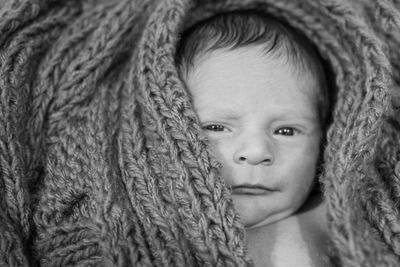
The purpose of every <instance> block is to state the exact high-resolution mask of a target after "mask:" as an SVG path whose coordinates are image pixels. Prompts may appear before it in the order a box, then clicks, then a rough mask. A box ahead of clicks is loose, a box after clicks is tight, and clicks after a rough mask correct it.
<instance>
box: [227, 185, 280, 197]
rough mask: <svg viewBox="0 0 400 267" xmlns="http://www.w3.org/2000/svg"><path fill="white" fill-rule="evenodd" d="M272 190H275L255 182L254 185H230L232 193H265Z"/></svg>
mask: <svg viewBox="0 0 400 267" xmlns="http://www.w3.org/2000/svg"><path fill="white" fill-rule="evenodd" d="M274 191H276V190H273V189H271V188H268V187H266V186H263V185H260V184H255V185H251V184H242V185H236V186H232V194H233V195H267V194H270V193H271V192H274Z"/></svg>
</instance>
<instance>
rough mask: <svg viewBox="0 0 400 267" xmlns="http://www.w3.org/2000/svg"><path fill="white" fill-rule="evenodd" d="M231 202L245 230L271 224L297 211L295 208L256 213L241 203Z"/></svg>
mask: <svg viewBox="0 0 400 267" xmlns="http://www.w3.org/2000/svg"><path fill="white" fill-rule="evenodd" d="M233 202H234V205H235V207H236V210H237V211H238V213H239V215H240V218H241V221H242V223H243V224H244V226H245V228H246V229H254V228H258V227H263V226H266V225H270V224H273V223H275V222H277V221H280V220H282V219H285V218H287V217H289V216H290V215H292V214H294V213H295V212H296V210H297V208H293V207H291V208H290V209H283V210H276V211H266V210H263V211H257V210H253V209H251V208H249V207H246V206H245V205H244V206H243V205H240V204H241V203H237V202H236V201H235V200H233Z"/></svg>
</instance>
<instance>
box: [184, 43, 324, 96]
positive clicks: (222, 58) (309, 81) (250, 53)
mask: <svg viewBox="0 0 400 267" xmlns="http://www.w3.org/2000/svg"><path fill="white" fill-rule="evenodd" d="M243 58H245V59H246V60H245V61H243ZM236 62H239V63H241V64H240V65H237V64H234V63H236ZM263 62H274V64H275V65H276V68H280V67H281V66H285V67H288V68H287V69H288V70H289V72H290V74H291V76H292V77H293V78H294V79H296V80H297V83H298V88H299V89H300V90H301V91H302V92H304V93H306V94H307V95H309V96H310V97H313V98H315V97H317V95H318V94H319V93H320V92H321V90H323V88H321V82H320V79H321V77H319V75H318V73H316V72H315V71H313V68H310V67H307V66H305V65H304V64H302V63H300V62H294V61H293V60H291V59H290V58H289V57H288V56H287V55H286V54H285V53H283V52H282V53H279V52H277V51H275V52H274V53H265V51H263V47H262V46H260V45H258V46H255V45H252V46H245V47H239V48H221V49H214V50H210V51H207V52H206V53H204V54H202V55H198V56H197V57H196V58H195V60H194V61H193V64H192V65H191V66H190V69H189V70H188V72H190V73H191V74H192V75H195V76H197V78H198V79H196V80H197V81H198V82H202V81H203V78H205V77H204V76H205V75H210V73H211V74H213V72H212V71H209V70H210V69H213V68H215V69H218V70H222V71H223V70H224V69H230V70H231V72H235V71H236V73H237V75H242V74H244V73H249V74H250V75H248V78H249V79H251V78H252V76H251V72H246V68H251V69H252V70H254V71H261V72H262V71H263V68H264V66H263V64H262V63H263ZM260 63H261V64H260ZM204 64H206V66H203V65H204ZM234 66H237V68H236V69H233V70H232V67H234ZM259 69H261V70H259ZM201 70H206V71H205V72H201ZM265 75H269V73H268V70H265ZM235 76H236V75H234V76H233V77H231V78H233V79H234V78H235ZM227 78H229V77H227ZM276 79H279V77H276Z"/></svg>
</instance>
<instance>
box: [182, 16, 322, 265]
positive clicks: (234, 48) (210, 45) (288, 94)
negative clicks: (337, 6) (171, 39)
mask: <svg viewBox="0 0 400 267" xmlns="http://www.w3.org/2000/svg"><path fill="white" fill-rule="evenodd" d="M177 64H178V66H179V68H180V72H181V76H182V79H183V80H184V81H185V82H186V85H187V87H188V89H189V92H190V94H191V97H192V100H193V105H194V108H195V110H196V112H197V114H198V117H199V120H200V122H201V125H202V128H203V129H204V131H205V133H206V135H207V136H208V138H209V140H210V145H211V147H212V150H213V152H214V154H215V157H216V158H217V159H218V160H219V161H220V162H221V163H222V176H223V178H224V180H225V182H226V184H227V185H228V186H229V187H230V188H231V192H232V199H233V202H234V206H235V208H236V209H237V211H238V212H239V214H240V216H241V220H242V222H243V223H244V225H245V227H246V229H247V231H248V237H249V245H248V246H249V249H250V253H251V254H252V256H253V258H255V262H256V263H257V262H258V263H259V264H266V261H269V263H271V257H272V256H273V255H267V256H268V257H267V256H263V255H265V253H264V252H262V251H261V254H260V255H258V256H257V251H255V250H253V251H252V248H254V247H258V248H257V250H260V248H259V246H258V245H257V246H256V245H255V244H259V243H260V240H263V241H262V242H261V243H260V244H261V245H262V247H264V248H270V247H273V246H272V243H271V242H272V240H273V238H271V235H272V234H274V235H275V236H276V231H275V232H274V231H272V230H271V229H272V228H271V227H272V226H271V225H273V226H274V227H275V228H274V229H276V226H277V225H279V222H281V221H282V225H285V229H286V230H287V231H288V232H290V231H291V229H290V228H291V227H292V226H291V225H293V224H291V223H290V220H291V219H289V218H296V220H297V221H299V220H300V219H299V218H303V219H301V220H303V221H307V220H308V221H311V224H312V223H313V222H312V221H314V219H310V218H316V216H318V214H316V212H317V211H318V212H320V210H321V207H322V205H323V204H321V203H320V202H318V201H317V202H316V203H315V201H314V202H313V203H314V204H309V205H304V204H305V203H306V202H309V201H308V199H310V197H309V196H310V193H311V192H312V191H313V188H314V185H315V180H316V172H317V165H318V162H319V159H320V147H321V142H322V139H323V133H324V130H325V127H326V124H327V121H328V117H329V116H328V111H329V97H328V89H327V82H326V78H325V74H324V70H323V67H322V63H321V61H320V58H319V56H318V54H317V53H316V52H315V49H314V48H313V47H312V45H311V44H310V43H309V42H308V40H307V39H306V38H304V37H303V36H301V35H299V34H298V33H296V32H295V31H294V30H293V29H291V28H290V27H288V26H286V25H284V24H283V23H282V22H280V21H278V20H276V19H274V18H271V17H268V16H266V15H265V14H261V13H258V12H256V11H240V12H239V11H236V12H231V13H225V14H219V15H217V16H214V17H212V18H210V19H207V20H205V21H202V22H200V23H199V24H196V25H194V26H193V27H191V28H190V29H188V31H187V32H185V33H184V34H183V36H182V40H181V43H180V46H179V48H178V52H177ZM302 206H303V207H304V206H307V207H308V208H306V209H304V208H302V209H303V210H305V211H304V212H303V211H301V212H300V211H299V210H300V208H301V207H302ZM310 210H311V211H313V210H314V211H315V212H310ZM301 214H308V215H306V216H303V215H301ZM296 216H297V217H296ZM302 216H303V217H302ZM292 228H293V227H292ZM309 228H310V227H309ZM313 228H314V230H315V227H314V226H312V227H311V228H310V229H311V232H312V231H313ZM293 229H294V228H293ZM293 229H292V230H293ZM296 229H297V228H296ZM296 231H297V230H294V231H293V232H296ZM297 233H298V231H297ZM280 236H282V237H284V235H280ZM320 237H321V235H319V237H317V238H316V239H315V240H320V239H321V238H320ZM275 239H276V238H275ZM275 241H276V240H275ZM275 241H274V242H275ZM312 242H313V241H312ZM316 242H317V241H316ZM274 246H276V244H274ZM285 249H286V248H285ZM270 251H271V250H270ZM263 253H264V254H263ZM314 262H315V261H314ZM271 265H272V264H271ZM286 265H287V266H289V265H288V264H286ZM305 265H307V264H306V263H305ZM297 266H301V265H298V264H297Z"/></svg>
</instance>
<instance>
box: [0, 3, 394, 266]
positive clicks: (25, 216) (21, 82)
mask: <svg viewBox="0 0 400 267" xmlns="http://www.w3.org/2000/svg"><path fill="white" fill-rule="evenodd" d="M235 9H257V10H261V11H263V12H266V13H269V14H272V15H273V16H276V17H279V18H281V19H283V20H286V21H287V22H288V23H289V24H291V25H292V26H293V27H295V28H297V29H299V30H301V31H302V32H303V33H304V34H305V35H306V36H307V37H308V38H309V39H310V40H311V41H312V42H313V43H314V44H315V45H316V46H317V47H318V49H319V52H320V54H321V55H322V56H323V58H324V59H325V60H326V62H327V64H328V65H329V69H330V70H331V73H330V75H331V77H333V78H334V79H333V81H334V87H335V95H336V102H335V105H334V110H333V123H332V125H331V126H330V128H329V130H328V133H327V145H326V148H325V150H324V165H323V172H322V174H321V176H320V181H321V184H322V187H323V191H324V197H325V199H326V201H327V204H328V205H327V206H328V212H327V217H328V222H329V229H330V236H331V239H332V244H333V248H334V249H333V252H332V253H333V254H332V257H334V258H336V261H337V262H338V264H339V266H374V267H375V266H399V265H400V214H399V203H400V110H399V108H400V89H399V84H400V16H399V14H400V13H399V11H398V10H399V9H400V1H399V0H358V1H345V0H301V1H300V0H280V1H276V0H218V1H217V0H201V1H200V0H197V1H196V0H114V1H108V0H101V1H100V0H81V1H79V0H74V1H67V0H65V1H61V0H2V1H0V96H1V97H0V266H249V265H251V264H252V263H251V259H250V258H249V256H248V255H247V253H246V247H245V232H244V228H243V225H242V224H241V223H240V219H239V217H238V215H237V213H236V211H235V210H234V207H233V205H232V201H231V199H230V193H229V191H228V189H227V187H226V186H225V184H224V181H223V179H221V177H220V176H219V174H218V173H219V172H218V169H219V168H220V164H219V163H218V162H217V161H216V160H215V159H214V158H213V157H211V156H210V154H209V152H208V150H207V140H206V138H205V137H204V136H203V134H202V133H201V128H200V127H199V124H198V118H197V116H196V114H195V113H194V111H193V108H192V105H191V101H190V98H189V96H188V94H187V92H186V89H185V86H184V84H183V82H182V81H181V80H180V79H179V77H178V72H177V68H176V66H175V64H174V54H175V50H176V47H177V43H178V42H179V38H180V34H181V33H182V31H184V30H185V29H186V28H187V27H189V26H190V25H192V24H193V23H195V22H197V21H199V20H201V19H204V18H206V17H208V16H210V15H212V14H215V13H218V12H221V11H227V10H235Z"/></svg>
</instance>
